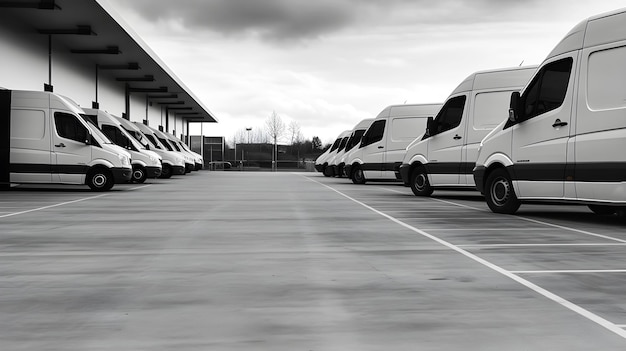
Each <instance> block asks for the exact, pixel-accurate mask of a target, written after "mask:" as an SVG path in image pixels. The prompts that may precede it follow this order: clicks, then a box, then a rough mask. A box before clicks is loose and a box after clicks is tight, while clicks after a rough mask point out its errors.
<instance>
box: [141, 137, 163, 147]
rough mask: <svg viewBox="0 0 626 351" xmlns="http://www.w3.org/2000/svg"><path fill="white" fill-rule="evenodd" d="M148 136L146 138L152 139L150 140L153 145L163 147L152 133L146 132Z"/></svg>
mask: <svg viewBox="0 0 626 351" xmlns="http://www.w3.org/2000/svg"><path fill="white" fill-rule="evenodd" d="M144 135H145V136H146V138H148V140H150V142H151V143H152V145H154V147H156V148H157V149H163V148H162V147H161V146H160V145H159V143H158V142H157V140H156V139H155V138H154V136H152V135H150V134H144Z"/></svg>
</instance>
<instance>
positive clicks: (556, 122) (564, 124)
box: [552, 118, 567, 128]
mask: <svg viewBox="0 0 626 351" xmlns="http://www.w3.org/2000/svg"><path fill="white" fill-rule="evenodd" d="M566 125H567V122H561V120H560V119H558V118H557V119H556V121H554V124H553V125H552V127H554V128H558V127H564V126H566Z"/></svg>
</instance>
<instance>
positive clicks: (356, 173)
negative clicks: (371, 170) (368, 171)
mask: <svg viewBox="0 0 626 351" xmlns="http://www.w3.org/2000/svg"><path fill="white" fill-rule="evenodd" d="M353 168H354V170H353V171H352V177H351V178H352V183H354V184H365V182H367V180H366V179H365V173H363V169H361V166H360V165H354V167H353Z"/></svg>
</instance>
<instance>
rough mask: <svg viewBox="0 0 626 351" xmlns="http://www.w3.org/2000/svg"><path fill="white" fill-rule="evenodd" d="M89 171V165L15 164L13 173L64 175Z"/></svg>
mask: <svg viewBox="0 0 626 351" xmlns="http://www.w3.org/2000/svg"><path fill="white" fill-rule="evenodd" d="M88 170H89V166H87V165H48V164H33V163H14V164H12V165H11V173H63V174H85V173H87V171H88Z"/></svg>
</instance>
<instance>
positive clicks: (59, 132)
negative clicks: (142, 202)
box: [0, 90, 132, 191]
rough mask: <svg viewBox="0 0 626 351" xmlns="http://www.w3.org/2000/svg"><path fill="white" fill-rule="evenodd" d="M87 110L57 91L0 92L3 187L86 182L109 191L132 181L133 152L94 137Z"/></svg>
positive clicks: (0, 159) (0, 162)
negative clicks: (54, 92) (12, 184)
mask: <svg viewBox="0 0 626 351" xmlns="http://www.w3.org/2000/svg"><path fill="white" fill-rule="evenodd" d="M81 113H83V111H82V110H81V109H80V107H78V106H77V105H76V104H74V103H73V102H72V101H71V100H69V99H67V98H65V97H62V96H60V95H56V94H53V93H48V92H39V91H17V90H0V133H2V135H1V136H0V186H3V187H8V186H9V184H10V183H59V184H86V185H88V186H89V187H90V188H91V189H92V190H95V191H106V190H109V189H111V188H112V187H113V185H114V184H115V183H126V182H128V181H129V180H130V177H131V173H132V170H131V165H130V155H129V154H128V153H127V152H125V151H123V150H121V149H120V148H118V147H116V146H115V145H112V144H107V143H108V140H106V137H104V139H100V138H98V137H94V135H93V133H92V132H91V130H90V128H89V126H88V124H87V122H85V121H84V120H83V119H82V117H81V116H80V115H81Z"/></svg>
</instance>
